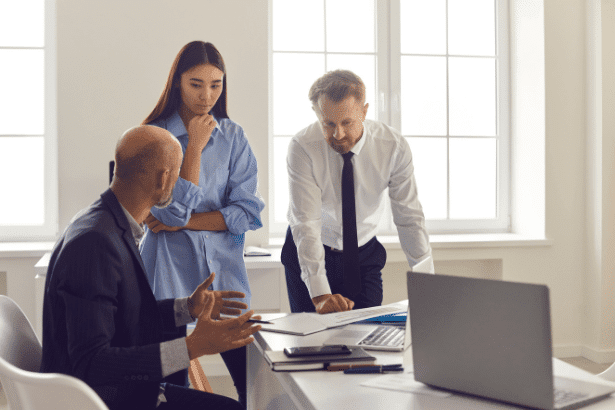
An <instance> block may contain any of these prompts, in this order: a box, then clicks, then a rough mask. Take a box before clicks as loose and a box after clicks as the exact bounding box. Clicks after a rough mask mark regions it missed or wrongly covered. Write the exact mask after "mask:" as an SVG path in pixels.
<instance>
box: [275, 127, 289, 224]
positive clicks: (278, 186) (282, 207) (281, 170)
mask: <svg viewBox="0 0 615 410" xmlns="http://www.w3.org/2000/svg"><path fill="white" fill-rule="evenodd" d="M290 140H291V138H290V137H275V138H273V173H274V174H273V175H275V177H274V178H273V179H274V181H273V184H274V187H273V189H274V191H273V192H275V202H274V204H273V206H274V209H273V215H274V217H273V219H274V221H275V222H278V223H284V222H286V221H287V219H286V213H287V212H288V171H287V169H286V156H287V154H288V144H289V143H290Z"/></svg>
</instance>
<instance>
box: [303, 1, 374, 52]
mask: <svg viewBox="0 0 615 410" xmlns="http://www.w3.org/2000/svg"><path fill="white" fill-rule="evenodd" d="M326 10H327V51H328V52H335V51H343V52H349V53H372V52H374V49H375V48H374V44H375V33H374V27H375V25H374V19H375V15H376V13H375V10H374V0H327V4H326ZM312 31H313V29H311V30H309V31H306V32H307V33H311V32H312Z"/></svg>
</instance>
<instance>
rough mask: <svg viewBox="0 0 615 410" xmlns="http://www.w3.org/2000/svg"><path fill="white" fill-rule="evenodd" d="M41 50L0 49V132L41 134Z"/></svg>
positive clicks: (0, 133)
mask: <svg viewBox="0 0 615 410" xmlns="http://www.w3.org/2000/svg"><path fill="white" fill-rule="evenodd" d="M43 56H44V52H43V50H0V135H7V134H8V135H40V134H43V120H44V116H45V114H44V111H43V110H44V104H43V102H44V97H45V88H44V86H45V84H44V75H45V66H44V59H43Z"/></svg>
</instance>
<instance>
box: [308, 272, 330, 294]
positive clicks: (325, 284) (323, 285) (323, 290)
mask: <svg viewBox="0 0 615 410" xmlns="http://www.w3.org/2000/svg"><path fill="white" fill-rule="evenodd" d="M305 285H306V286H307V288H308V292H310V298H315V297H316V296H321V295H327V294H330V293H331V287H330V286H329V280H328V279H327V277H326V276H323V275H314V276H308V278H307V279H306V280H305Z"/></svg>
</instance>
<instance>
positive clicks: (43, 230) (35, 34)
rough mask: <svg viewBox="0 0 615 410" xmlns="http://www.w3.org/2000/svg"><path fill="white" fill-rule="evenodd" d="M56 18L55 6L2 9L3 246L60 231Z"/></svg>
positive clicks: (36, 3) (38, 0)
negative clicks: (9, 241) (17, 240)
mask: <svg viewBox="0 0 615 410" xmlns="http://www.w3.org/2000/svg"><path fill="white" fill-rule="evenodd" d="M54 13H55V10H54V5H53V2H51V1H45V0H27V1H26V0H20V1H18V2H14V1H11V2H8V1H7V2H2V3H0V175H2V177H1V178H0V192H2V198H3V200H2V201H0V239H2V240H15V239H21V240H23V239H41V238H51V237H53V236H54V235H55V234H56V231H57V188H56V186H57V182H56V171H55V169H56V168H55V163H56V154H55V148H56V140H55V128H56V120H55V103H54V101H55V71H54V68H53V67H54V64H53V63H54V59H55V55H54V53H55V44H54V34H53V33H54V29H55V23H54V21H55V16H54ZM50 23H51V24H50Z"/></svg>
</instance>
